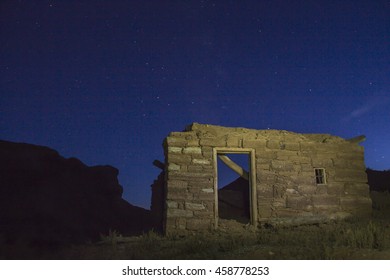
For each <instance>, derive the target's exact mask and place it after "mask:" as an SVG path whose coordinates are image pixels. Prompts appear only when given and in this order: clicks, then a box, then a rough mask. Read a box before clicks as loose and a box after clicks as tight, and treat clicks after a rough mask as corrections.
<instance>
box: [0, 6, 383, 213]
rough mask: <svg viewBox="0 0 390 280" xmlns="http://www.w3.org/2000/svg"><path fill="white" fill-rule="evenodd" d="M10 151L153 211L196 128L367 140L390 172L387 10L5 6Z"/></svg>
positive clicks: (2, 126) (0, 118)
mask: <svg viewBox="0 0 390 280" xmlns="http://www.w3.org/2000/svg"><path fill="white" fill-rule="evenodd" d="M0 36H1V44H0V50H1V51H0V139H3V140H8V141H15V142H26V143H32V144H38V145H44V146H49V147H51V148H53V149H55V150H57V151H58V152H59V153H60V154H61V155H63V156H65V157H77V158H79V159H80V160H82V161H83V162H84V163H86V164H88V165H98V164H103V165H105V164H109V165H112V166H115V167H116V168H118V169H119V171H120V175H119V181H120V183H121V185H122V186H123V187H124V198H125V199H127V200H128V201H129V202H130V203H132V204H135V205H140V206H143V207H149V204H150V185H151V184H152V183H153V180H154V179H155V178H156V176H157V175H158V174H159V172H160V170H159V169H158V168H156V167H154V166H153V165H152V162H153V160H155V159H159V160H161V161H162V160H163V158H164V156H163V149H162V141H163V139H164V138H165V137H166V136H167V135H168V133H169V132H171V131H181V130H183V129H184V128H185V126H186V125H188V124H190V123H192V122H200V123H209V124H216V125H224V126H241V127H247V128H255V129H267V128H270V129H284V130H290V131H294V132H302V133H330V134H333V135H338V136H341V137H344V138H351V137H355V136H358V135H361V134H364V135H366V136H367V140H366V142H364V144H363V145H364V146H365V151H366V164H367V166H368V167H370V168H373V169H378V170H384V169H389V168H390V141H389V140H390V110H389V109H390V2H389V1H388V0H365V1H363V0H353V1H347V0H346V1H329V0H323V1H315V0H313V1H282V0H275V1H271V0H258V1H229V0H224V1H206V0H205V1H185V0H181V1H163V0H158V1H144V0H134V1H115V0H111V1H83V0H80V1H71V0H70V1H43V0H42V1H34V0H26V1H16V0H2V1H1V3H0Z"/></svg>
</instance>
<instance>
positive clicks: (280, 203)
mask: <svg viewBox="0 0 390 280" xmlns="http://www.w3.org/2000/svg"><path fill="white" fill-rule="evenodd" d="M355 142H356V141H355ZM355 142H354V141H348V140H345V139H342V138H340V137H336V136H331V135H328V134H297V133H293V132H288V131H279V130H254V129H245V128H227V127H220V126H213V125H203V124H197V123H194V124H192V125H190V126H189V127H187V128H186V130H185V131H184V132H172V133H170V134H169V136H168V137H167V138H166V139H165V141H164V150H165V160H166V162H165V169H166V170H165V195H166V201H165V213H164V230H165V232H166V233H170V232H176V233H188V232H190V231H204V230H209V229H214V228H216V227H217V225H218V217H217V216H216V215H215V213H216V212H215V211H216V207H217V205H216V203H217V202H216V201H217V200H216V195H217V193H216V192H217V188H216V186H215V183H216V172H215V171H216V170H215V169H216V166H215V162H216V159H215V156H216V153H215V149H217V148H237V149H241V148H242V149H253V150H254V151H255V163H254V164H255V166H254V168H255V176H256V177H255V179H254V182H252V187H253V188H255V193H256V197H255V199H254V201H255V204H256V205H255V207H254V209H255V211H256V213H252V215H254V214H255V217H256V224H258V225H261V224H264V223H287V224H288V223H290V224H294V223H295V224H300V223H307V222H311V221H324V220H327V219H336V218H343V217H347V216H350V215H355V216H362V215H369V214H370V211H371V199H370V197H369V187H368V185H367V175H366V172H365V169H366V168H365V164H364V150H363V147H361V146H359V145H358V143H355ZM315 168H324V169H325V174H326V184H317V183H316V176H315V173H314V169H315Z"/></svg>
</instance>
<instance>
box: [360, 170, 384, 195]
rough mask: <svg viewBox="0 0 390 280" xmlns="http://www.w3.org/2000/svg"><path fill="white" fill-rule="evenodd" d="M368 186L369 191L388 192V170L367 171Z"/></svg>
mask: <svg viewBox="0 0 390 280" xmlns="http://www.w3.org/2000/svg"><path fill="white" fill-rule="evenodd" d="M366 172H367V177H368V184H369V185H370V190H371V191H377V192H385V191H388V192H390V170H384V171H379V170H373V169H369V168H368V169H367V171H366Z"/></svg>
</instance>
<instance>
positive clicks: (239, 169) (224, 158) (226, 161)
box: [218, 155, 249, 181]
mask: <svg viewBox="0 0 390 280" xmlns="http://www.w3.org/2000/svg"><path fill="white" fill-rule="evenodd" d="M218 157H219V158H220V159H221V160H222V162H223V163H224V164H226V165H227V166H228V167H229V168H231V169H232V170H233V171H234V172H236V173H237V174H238V175H240V176H241V177H242V178H244V179H245V180H248V181H249V173H248V171H246V170H244V169H243V168H242V167H241V166H239V165H238V164H237V163H235V162H234V161H232V160H231V159H230V158H229V157H228V156H226V155H218Z"/></svg>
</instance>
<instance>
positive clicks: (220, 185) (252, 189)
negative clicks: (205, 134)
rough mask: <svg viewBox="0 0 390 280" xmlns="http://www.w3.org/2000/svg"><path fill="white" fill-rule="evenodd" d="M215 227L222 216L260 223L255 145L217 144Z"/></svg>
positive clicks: (215, 159) (240, 221) (227, 218)
mask: <svg viewBox="0 0 390 280" xmlns="http://www.w3.org/2000/svg"><path fill="white" fill-rule="evenodd" d="M214 167H215V168H214V170H215V174H214V175H215V176H214V178H215V183H214V190H215V227H216V228H217V227H218V220H219V219H226V220H235V221H237V222H239V223H242V224H252V225H256V224H257V203H256V184H255V182H256V168H255V152H254V150H253V149H239V148H230V149H229V148H214Z"/></svg>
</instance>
